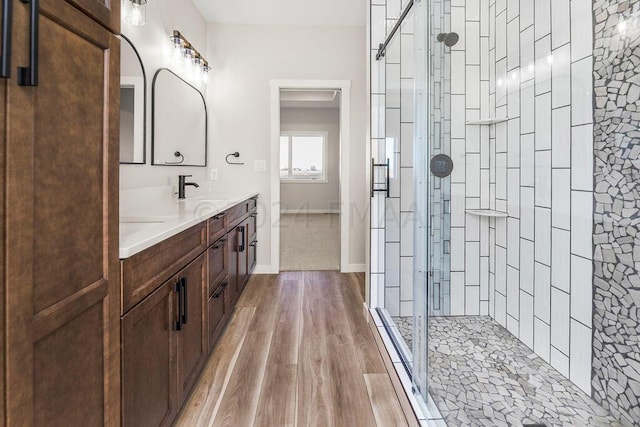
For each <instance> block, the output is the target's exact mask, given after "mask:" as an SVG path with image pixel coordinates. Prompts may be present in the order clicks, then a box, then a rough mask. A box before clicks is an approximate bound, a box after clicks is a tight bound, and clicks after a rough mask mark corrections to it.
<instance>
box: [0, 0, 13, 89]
mask: <svg viewBox="0 0 640 427" xmlns="http://www.w3.org/2000/svg"><path fill="white" fill-rule="evenodd" d="M12 9H13V0H3V2H2V56H1V57H0V78H3V79H8V78H10V77H11V25H12V22H13V20H12V19H11V18H12V13H13V11H12Z"/></svg>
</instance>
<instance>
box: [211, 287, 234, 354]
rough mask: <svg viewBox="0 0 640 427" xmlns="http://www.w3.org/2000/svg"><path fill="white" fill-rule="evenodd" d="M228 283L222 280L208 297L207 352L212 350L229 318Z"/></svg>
mask: <svg viewBox="0 0 640 427" xmlns="http://www.w3.org/2000/svg"><path fill="white" fill-rule="evenodd" d="M228 286H229V282H228V281H227V280H226V279H224V280H223V281H222V283H220V285H219V286H218V289H216V290H215V291H214V292H213V295H211V297H209V313H208V315H209V317H208V319H209V320H208V325H209V326H208V334H207V335H208V337H209V352H211V350H213V346H214V345H215V343H216V341H217V339H218V337H219V336H220V333H221V332H222V329H223V328H224V325H225V323H226V322H227V318H228V316H229V291H228V290H227V288H228Z"/></svg>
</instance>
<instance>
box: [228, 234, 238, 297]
mask: <svg viewBox="0 0 640 427" xmlns="http://www.w3.org/2000/svg"><path fill="white" fill-rule="evenodd" d="M227 239H228V240H227V253H228V254H229V256H228V259H227V266H228V273H229V279H228V280H229V286H227V292H228V293H229V304H230V308H231V309H233V307H234V306H235V305H236V302H237V300H238V249H239V245H240V235H239V234H238V231H237V227H234V228H233V230H231V231H230V232H229V233H228V234H227Z"/></svg>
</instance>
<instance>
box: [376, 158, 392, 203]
mask: <svg viewBox="0 0 640 427" xmlns="http://www.w3.org/2000/svg"><path fill="white" fill-rule="evenodd" d="M377 167H381V168H385V184H386V187H385V188H376V179H375V170H376V168H377ZM390 184H391V167H390V162H389V159H387V163H376V162H375V161H374V160H373V159H371V198H373V195H374V194H375V193H377V192H378V193H387V199H388V198H389V197H390V196H389V188H390Z"/></svg>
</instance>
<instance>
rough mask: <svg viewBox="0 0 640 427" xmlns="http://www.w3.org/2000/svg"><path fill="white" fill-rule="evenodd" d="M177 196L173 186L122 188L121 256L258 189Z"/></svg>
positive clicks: (140, 249) (163, 237)
mask: <svg viewBox="0 0 640 427" xmlns="http://www.w3.org/2000/svg"><path fill="white" fill-rule="evenodd" d="M187 190H192V191H191V194H192V195H191V196H189V194H190V193H189V192H187V198H186V199H183V200H178V199H177V198H176V197H175V195H174V194H173V190H172V188H171V187H151V188H145V189H136V190H123V191H121V192H120V259H125V258H129V257H130V256H132V255H135V254H137V253H138V252H142V251H143V250H145V249H147V248H150V247H151V246H153V245H155V244H157V243H160V242H162V241H163V240H166V239H168V238H169V237H171V236H175V235H176V234H178V233H180V232H181V231H184V230H186V229H188V228H190V227H192V226H194V225H196V224H199V223H200V222H202V221H205V220H207V219H208V218H211V217H212V216H214V215H217V214H219V213H220V212H222V211H224V210H226V209H228V208H230V207H232V206H233V205H236V204H238V203H240V202H242V201H244V200H247V199H249V198H251V197H254V196H257V195H258V193H257V192H255V191H253V192H252V191H246V190H236V191H231V190H229V191H215V192H196V191H193V189H192V188H191V187H189V188H188V189H187Z"/></svg>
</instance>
